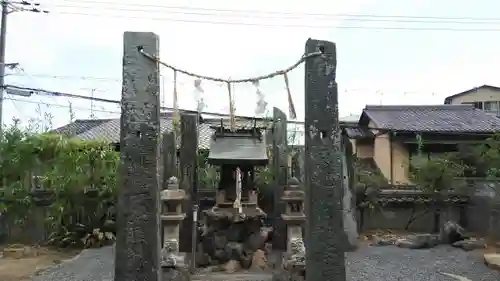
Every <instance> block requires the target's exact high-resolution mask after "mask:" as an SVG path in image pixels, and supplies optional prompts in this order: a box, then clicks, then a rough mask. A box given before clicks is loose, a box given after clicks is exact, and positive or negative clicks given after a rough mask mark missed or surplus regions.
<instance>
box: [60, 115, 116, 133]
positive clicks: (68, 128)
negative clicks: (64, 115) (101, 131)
mask: <svg viewBox="0 0 500 281" xmlns="http://www.w3.org/2000/svg"><path fill="white" fill-rule="evenodd" d="M111 120H113V119H82V120H76V121H75V122H73V123H69V124H67V125H64V126H62V127H59V128H57V129H54V130H52V131H51V133H55V134H61V135H64V136H68V137H71V136H76V135H79V134H81V133H83V132H85V131H88V130H90V129H92V128H94V127H97V126H99V125H102V124H104V123H106V122H109V121H111Z"/></svg>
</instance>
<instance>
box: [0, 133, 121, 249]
mask: <svg viewBox="0 0 500 281" xmlns="http://www.w3.org/2000/svg"><path fill="white" fill-rule="evenodd" d="M118 164H119V154H118V153H117V152H115V151H114V150H113V149H112V148H111V147H110V146H109V145H108V144H106V143H102V142H97V141H80V140H74V139H68V138H65V137H63V136H61V135H55V134H49V133H42V134H30V133H28V132H25V131H23V130H22V129H20V128H19V127H18V126H17V124H15V125H14V126H12V127H10V128H8V129H7V130H6V131H5V132H4V134H3V137H2V138H1V139H0V171H1V172H0V180H1V181H0V182H1V183H2V192H3V197H2V203H1V204H0V213H6V212H7V213H8V214H9V215H10V216H14V217H15V219H16V221H17V223H23V222H25V221H26V220H27V218H28V215H29V214H30V213H32V212H33V210H34V201H33V199H34V198H33V197H32V196H31V192H32V191H33V190H34V189H36V188H42V189H44V190H46V191H50V192H51V193H52V194H53V196H52V197H53V198H52V200H53V202H52V204H51V205H50V206H48V207H47V224H48V226H49V227H50V229H52V230H53V233H52V234H51V242H52V243H55V244H58V245H61V246H70V245H74V246H86V247H91V246H95V245H100V244H102V243H101V242H100V241H98V242H88V241H93V238H92V237H94V236H95V235H96V234H95V233H96V231H95V229H105V227H104V223H105V222H106V221H110V220H113V219H114V212H113V211H112V209H113V206H114V204H115V202H116V198H117V197H116V195H117V194H116V191H117V190H116V188H117V168H118ZM108 225H109V223H108ZM106 232H109V233H111V234H113V232H114V230H112V229H109V228H108V229H107V230H106ZM109 233H108V234H105V235H104V234H103V235H104V236H105V237H107V238H110V237H114V234H113V235H110V234H109ZM89 234H90V236H89V237H87V236H88V235H89ZM97 236H98V237H101V235H99V234H97ZM70 237H71V238H70ZM85 237H87V238H85ZM84 238H85V239H84ZM82 239H84V240H85V241H82ZM110 239H111V238H110ZM113 239H114V238H113ZM108 240H109V239H108ZM111 240H112V239H111Z"/></svg>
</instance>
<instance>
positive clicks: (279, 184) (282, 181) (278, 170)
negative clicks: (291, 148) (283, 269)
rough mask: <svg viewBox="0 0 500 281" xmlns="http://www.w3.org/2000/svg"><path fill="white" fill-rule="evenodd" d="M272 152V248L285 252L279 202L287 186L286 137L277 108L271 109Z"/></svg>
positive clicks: (282, 114)
mask: <svg viewBox="0 0 500 281" xmlns="http://www.w3.org/2000/svg"><path fill="white" fill-rule="evenodd" d="M272 144H273V150H272V155H273V156H274V157H272V163H271V165H272V170H273V174H274V175H277V176H275V177H274V181H273V193H274V194H273V198H274V206H273V217H274V224H273V228H274V235H273V247H274V248H275V249H277V250H281V251H285V250H286V227H285V224H284V222H283V220H282V219H281V214H283V212H284V211H285V205H284V203H283V202H282V200H281V196H282V195H283V188H284V186H285V185H286V184H287V179H288V177H287V172H288V137H287V117H286V114H285V113H284V112H283V111H281V110H280V109H278V108H276V107H275V108H273V142H272Z"/></svg>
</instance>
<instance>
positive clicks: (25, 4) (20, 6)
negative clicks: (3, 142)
mask: <svg viewBox="0 0 500 281" xmlns="http://www.w3.org/2000/svg"><path fill="white" fill-rule="evenodd" d="M39 6H40V4H39V3H34V2H31V1H24V0H23V1H21V2H16V1H7V0H1V8H2V20H1V22H0V135H1V134H2V128H3V120H2V117H3V99H4V98H3V94H4V93H3V92H4V90H5V89H4V88H5V66H6V65H7V64H6V63H5V50H6V46H7V17H8V15H9V14H11V13H15V12H31V13H48V12H47V11H45V10H41V9H40V8H39Z"/></svg>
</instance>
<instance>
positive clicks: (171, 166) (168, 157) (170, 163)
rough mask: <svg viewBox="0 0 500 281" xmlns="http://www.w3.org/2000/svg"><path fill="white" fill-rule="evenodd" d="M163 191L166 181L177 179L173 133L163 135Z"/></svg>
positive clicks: (175, 148) (174, 137) (166, 184)
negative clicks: (172, 178)
mask: <svg viewBox="0 0 500 281" xmlns="http://www.w3.org/2000/svg"><path fill="white" fill-rule="evenodd" d="M162 151H163V155H162V157H163V183H162V186H163V189H167V187H168V179H169V178H171V177H177V176H178V175H177V144H176V136H175V132H164V133H163V143H162Z"/></svg>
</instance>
